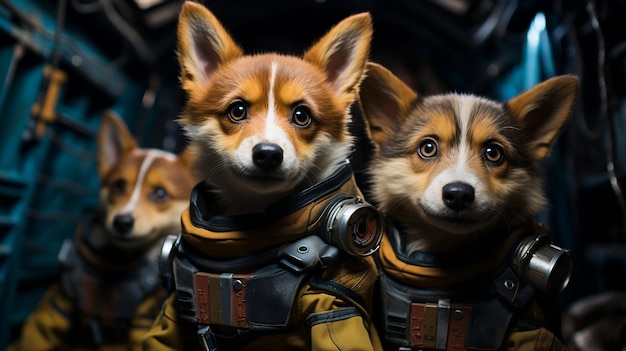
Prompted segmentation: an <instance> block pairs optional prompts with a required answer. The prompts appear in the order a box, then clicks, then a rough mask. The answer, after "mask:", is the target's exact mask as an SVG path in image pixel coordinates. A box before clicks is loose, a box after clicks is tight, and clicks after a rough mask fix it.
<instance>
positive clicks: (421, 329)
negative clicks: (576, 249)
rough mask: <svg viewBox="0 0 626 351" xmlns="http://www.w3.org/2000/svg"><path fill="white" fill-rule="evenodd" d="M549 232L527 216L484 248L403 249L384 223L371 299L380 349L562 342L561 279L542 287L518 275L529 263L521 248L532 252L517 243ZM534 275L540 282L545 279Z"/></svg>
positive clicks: (539, 346) (553, 347) (559, 346)
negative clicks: (408, 251) (374, 296)
mask: <svg viewBox="0 0 626 351" xmlns="http://www.w3.org/2000/svg"><path fill="white" fill-rule="evenodd" d="M538 234H539V235H538ZM546 235H547V232H546V231H545V228H543V227H542V226H539V225H536V224H531V225H529V226H526V227H524V228H520V229H519V230H516V231H515V232H513V233H511V234H510V235H504V236H503V237H502V238H500V239H499V240H497V239H496V238H493V239H494V240H493V242H491V243H485V245H484V247H483V248H482V249H478V250H467V251H464V252H456V253H450V254H441V253H432V252H414V253H412V254H411V255H410V256H407V255H406V254H404V250H402V245H403V244H402V239H401V235H400V233H399V232H398V230H397V229H396V228H395V227H394V226H393V225H388V226H387V230H386V234H385V235H384V236H383V239H382V241H381V245H380V250H379V251H378V253H377V261H378V263H379V265H380V267H379V269H380V271H381V276H380V282H379V283H380V285H379V287H380V294H378V295H377V296H378V298H377V301H375V304H376V306H379V307H380V309H379V310H377V312H379V313H376V314H375V315H376V318H377V323H379V324H378V326H379V333H380V336H381V339H383V344H384V347H385V350H511V351H512V350H546V351H557V350H566V348H565V347H564V346H563V343H562V342H561V340H560V339H559V337H558V335H559V334H560V325H559V323H558V322H559V311H558V303H557V300H556V296H555V294H554V293H555V292H556V293H558V292H560V289H559V286H557V285H554V286H548V287H546V288H547V289H549V290H555V291H551V292H550V294H544V292H542V291H540V290H541V289H539V288H537V287H534V286H532V285H531V284H529V283H528V281H527V280H532V278H531V279H527V278H528V277H522V276H521V275H522V274H523V273H521V274H520V272H523V271H524V269H527V268H528V267H527V266H525V267H521V268H520V269H517V268H518V267H517V266H516V265H515V264H513V262H515V263H518V262H519V260H518V258H519V257H518V256H519V255H522V256H524V255H525V256H528V257H527V258H528V259H531V257H530V256H529V255H530V254H532V253H529V252H527V251H525V250H518V249H517V248H522V249H525V248H528V247H531V248H533V250H534V249H537V247H536V246H534V245H535V243H539V244H541V243H543V241H540V240H535V239H536V238H545V237H546ZM520 243H529V244H528V245H526V246H525V245H523V244H520ZM553 248H554V246H553V247H548V250H552V249H553ZM531 251H532V250H531ZM546 252H548V251H546ZM562 253H564V251H556V252H555V253H554V254H555V255H560V254H562ZM553 258H555V259H557V258H558V256H554V257H553ZM525 259H526V257H525ZM532 259H537V257H533V258H532ZM568 259H569V257H566V256H563V257H562V262H563V267H554V268H555V269H556V270H558V269H561V270H562V271H563V272H564V273H563V276H561V277H559V276H558V273H559V272H556V271H555V272H552V273H553V276H552V277H551V281H550V282H549V284H557V283H559V282H557V280H559V279H561V278H564V276H567V277H569V272H570V271H569V266H567V265H568V264H569V261H568ZM543 263H546V262H543ZM535 273H536V272H535ZM536 280H537V282H534V283H536V284H535V285H537V286H540V285H541V284H539V283H543V282H544V281H543V280H540V279H536ZM561 283H562V282H561ZM565 284H566V283H565Z"/></svg>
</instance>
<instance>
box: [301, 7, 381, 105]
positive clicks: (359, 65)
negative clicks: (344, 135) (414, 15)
mask: <svg viewBox="0 0 626 351" xmlns="http://www.w3.org/2000/svg"><path fill="white" fill-rule="evenodd" d="M372 34H373V28H372V18H371V16H370V14H369V13H367V12H364V13H360V14H357V15H353V16H350V17H348V18H346V19H344V20H343V21H341V22H339V23H338V24H337V25H335V26H334V27H333V28H331V29H330V31H328V33H326V35H324V36H323V37H322V38H320V39H319V40H318V41H317V43H315V44H314V45H313V46H312V47H311V48H309V49H308V50H307V51H306V52H305V54H304V59H305V60H306V61H308V62H311V63H312V64H314V65H315V66H317V67H320V68H321V69H322V71H324V72H325V73H326V80H327V82H328V83H329V84H330V85H331V87H332V88H333V89H334V91H335V93H336V94H337V95H338V96H339V99H340V100H341V102H342V103H343V104H344V105H345V106H349V105H350V104H351V103H352V102H353V101H354V99H355V98H356V94H357V92H358V88H359V84H360V83H361V80H362V79H363V72H364V70H365V64H366V62H367V58H368V56H369V50H370V43H371V41H372Z"/></svg>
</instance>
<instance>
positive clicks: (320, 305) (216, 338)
mask: <svg viewBox="0 0 626 351" xmlns="http://www.w3.org/2000/svg"><path fill="white" fill-rule="evenodd" d="M206 187H207V185H206V184H199V185H198V186H197V187H196V189H194V191H193V192H192V196H191V204H190V206H189V208H188V209H187V210H185V211H184V213H183V215H182V225H183V229H182V235H181V236H179V237H178V241H177V244H175V245H174V248H173V249H172V251H173V252H172V253H170V255H169V256H168V261H167V263H166V264H165V265H164V266H165V267H169V269H171V272H169V273H168V272H167V269H162V275H163V276H164V278H165V280H166V281H168V280H169V281H170V283H169V284H170V286H171V288H172V289H174V290H175V293H173V294H172V295H171V296H170V297H169V299H168V301H167V302H166V304H165V306H164V310H163V312H162V313H161V315H160V316H159V317H158V318H157V319H156V320H155V323H154V325H153V328H152V329H151V330H150V331H149V333H148V335H147V336H146V338H145V340H144V348H145V350H147V351H151V350H158V351H164V350H196V349H198V350H217V349H219V350H240V349H241V350H316V351H317V350H381V345H380V340H379V338H378V334H377V332H376V330H375V329H374V328H373V324H372V320H371V316H370V311H371V306H372V305H371V303H372V299H373V291H374V286H375V281H376V278H377V272H376V268H375V263H374V260H373V257H372V256H368V254H367V253H365V254H363V255H350V254H346V252H345V250H339V249H338V247H337V245H332V244H331V243H330V241H332V240H333V239H332V238H326V239H327V240H322V238H323V237H324V236H325V235H326V234H325V228H327V224H328V223H326V222H327V221H328V220H329V219H328V216H327V214H328V213H329V212H328V208H327V207H328V205H329V203H331V202H333V201H334V199H336V198H337V197H338V196H345V195H349V196H351V197H354V198H359V197H362V195H361V192H360V190H359V189H358V187H357V185H356V183H355V181H354V176H353V174H352V170H351V167H350V165H349V163H347V164H346V165H345V166H344V167H342V168H341V169H340V170H339V171H338V172H337V173H335V174H334V175H333V176H331V177H330V178H328V179H326V180H324V181H323V182H321V183H318V184H316V185H314V186H313V187H311V188H308V189H306V190H304V191H302V192H300V193H298V194H297V195H295V196H293V197H290V198H288V199H285V200H284V201H280V202H278V203H276V204H275V205H274V206H271V207H270V208H268V209H267V210H266V212H265V213H263V214H252V215H244V216H238V217H226V216H221V215H220V214H219V213H214V208H212V206H211V204H212V193H211V192H210V190H209V189H207V188H206ZM376 215H377V213H376ZM357 221H361V222H360V223H361V224H366V223H367V222H366V221H368V219H367V218H359V219H357ZM363 221H365V222H363ZM369 225H372V224H371V223H370V224H369ZM356 227H359V228H360V229H363V227H362V226H358V225H357V226H356ZM379 229H380V231H381V232H382V228H379ZM360 234H364V233H360ZM329 239H330V240H329ZM357 239H358V238H357ZM378 241H379V240H378ZM378 241H376V240H374V243H375V244H376V246H377V244H378ZM333 244H336V243H333ZM339 246H341V245H339ZM370 253H371V251H370Z"/></svg>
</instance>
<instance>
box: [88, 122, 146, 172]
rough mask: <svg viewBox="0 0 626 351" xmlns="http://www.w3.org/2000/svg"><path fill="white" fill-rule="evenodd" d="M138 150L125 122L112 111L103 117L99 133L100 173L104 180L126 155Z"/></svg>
mask: <svg viewBox="0 0 626 351" xmlns="http://www.w3.org/2000/svg"><path fill="white" fill-rule="evenodd" d="M136 148H137V142H136V141H135V138H133V136H132V134H131V133H130V131H129V130H128V127H127V126H126V123H124V120H122V118H121V117H120V116H119V115H118V114H117V113H115V112H113V111H112V110H107V111H105V112H104V114H103V116H102V121H101V122H100V130H99V131H98V173H99V174H100V177H101V179H102V178H104V177H105V176H106V175H107V174H108V173H109V171H110V170H111V168H112V167H113V165H115V163H117V162H118V161H119V159H120V157H122V155H124V154H125V153H128V152H130V151H131V150H133V149H136Z"/></svg>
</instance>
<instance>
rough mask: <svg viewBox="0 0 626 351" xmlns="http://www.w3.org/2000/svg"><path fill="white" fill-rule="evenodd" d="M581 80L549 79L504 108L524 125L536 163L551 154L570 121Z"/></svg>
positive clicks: (566, 77) (515, 98) (571, 77)
mask: <svg viewBox="0 0 626 351" xmlns="http://www.w3.org/2000/svg"><path fill="white" fill-rule="evenodd" d="M578 86H579V81H578V78H577V77H575V76H572V75H563V76H558V77H554V78H550V79H548V80H546V81H544V82H542V83H539V84H537V85H536V86H535V87H533V88H531V89H529V90H527V91H525V92H523V93H521V94H519V95H518V96H516V97H514V98H512V99H510V100H509V101H507V102H506V103H505V104H504V106H505V109H507V110H508V111H509V112H510V113H511V114H512V115H513V116H514V117H515V118H516V119H517V120H518V121H519V122H520V124H521V125H522V132H523V133H524V135H525V140H526V141H527V143H528V145H529V149H530V150H531V154H532V156H533V158H534V159H535V160H536V161H539V160H542V159H544V158H546V157H547V156H548V155H549V154H550V148H551V146H552V143H553V142H554V140H555V139H556V137H557V136H558V135H559V133H560V132H561V130H562V129H563V127H564V126H565V123H566V122H567V121H568V119H569V117H570V116H571V114H572V110H573V108H574V103H575V102H576V97H577V95H578Z"/></svg>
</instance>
